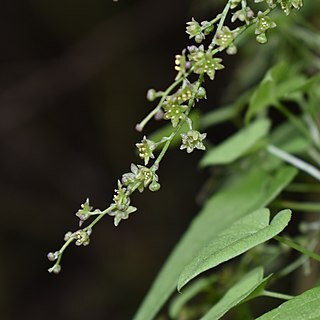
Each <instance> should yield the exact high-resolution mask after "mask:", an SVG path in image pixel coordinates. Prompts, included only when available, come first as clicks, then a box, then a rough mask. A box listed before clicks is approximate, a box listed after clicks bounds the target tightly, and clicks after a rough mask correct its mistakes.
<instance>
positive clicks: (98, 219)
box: [83, 205, 116, 231]
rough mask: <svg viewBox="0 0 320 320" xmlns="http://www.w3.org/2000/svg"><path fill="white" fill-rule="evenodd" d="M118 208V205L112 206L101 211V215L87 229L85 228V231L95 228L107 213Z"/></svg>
mask: <svg viewBox="0 0 320 320" xmlns="http://www.w3.org/2000/svg"><path fill="white" fill-rule="evenodd" d="M115 208H116V205H111V206H109V207H108V208H107V209H105V210H103V211H101V213H100V214H99V215H98V216H97V217H96V218H95V219H94V220H93V221H92V222H91V223H90V224H89V225H88V226H86V227H85V228H83V231H88V230H90V229H92V227H94V225H95V224H96V223H97V222H99V221H100V220H101V219H102V218H103V217H104V216H105V215H106V214H107V213H109V212H110V211H112V210H114V209H115Z"/></svg>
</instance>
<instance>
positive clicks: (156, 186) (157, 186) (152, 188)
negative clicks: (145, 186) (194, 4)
mask: <svg viewBox="0 0 320 320" xmlns="http://www.w3.org/2000/svg"><path fill="white" fill-rule="evenodd" d="M159 189H160V183H159V182H157V181H155V180H153V181H152V183H150V185H149V190H150V191H153V192H154V191H158V190H159Z"/></svg>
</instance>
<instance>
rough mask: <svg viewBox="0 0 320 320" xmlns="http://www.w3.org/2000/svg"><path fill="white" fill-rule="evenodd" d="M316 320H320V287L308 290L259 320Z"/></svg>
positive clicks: (258, 319)
mask: <svg viewBox="0 0 320 320" xmlns="http://www.w3.org/2000/svg"><path fill="white" fill-rule="evenodd" d="M274 319H276V320H288V319H290V320H316V319H320V287H316V288H313V289H311V290H308V291H306V292H304V293H302V294H301V295H299V296H297V297H295V298H293V299H291V300H289V301H287V302H285V303H283V304H281V305H280V306H279V307H278V308H276V309H274V310H272V311H270V312H268V313H265V314H264V315H262V316H261V317H259V318H257V320H274Z"/></svg>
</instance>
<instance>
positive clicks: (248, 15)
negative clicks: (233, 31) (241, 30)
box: [231, 7, 254, 25]
mask: <svg viewBox="0 0 320 320" xmlns="http://www.w3.org/2000/svg"><path fill="white" fill-rule="evenodd" d="M253 18H254V12H253V10H252V9H251V8H250V7H245V8H242V9H240V10H238V11H236V12H234V13H233V15H232V18H231V22H235V21H236V20H239V21H241V22H245V23H246V24H247V25H249V24H250V22H251V20H252V19H253Z"/></svg>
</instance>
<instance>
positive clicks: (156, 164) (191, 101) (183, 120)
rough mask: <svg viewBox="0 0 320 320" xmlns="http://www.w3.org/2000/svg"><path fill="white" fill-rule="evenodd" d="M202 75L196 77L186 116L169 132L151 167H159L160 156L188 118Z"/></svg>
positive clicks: (161, 156) (162, 155)
mask: <svg viewBox="0 0 320 320" xmlns="http://www.w3.org/2000/svg"><path fill="white" fill-rule="evenodd" d="M203 77H204V74H201V75H200V76H199V78H198V81H197V83H196V85H195V90H194V93H193V96H192V98H191V99H190V100H189V103H188V110H187V111H186V113H185V115H186V117H185V118H184V119H182V120H181V121H180V122H179V124H178V125H177V127H176V129H175V130H174V131H173V132H172V133H171V134H170V136H169V137H168V140H167V142H166V143H165V145H164V146H163V148H162V150H161V152H160V154H159V155H158V157H157V159H156V160H155V162H154V164H153V166H152V167H153V168H156V169H157V168H158V167H159V164H160V162H161V160H162V158H163V157H164V155H165V154H166V152H167V150H168V148H169V146H170V143H171V141H172V140H173V138H174V137H175V136H176V135H177V133H178V132H179V130H180V129H181V127H182V126H183V124H184V123H185V122H186V121H187V119H188V115H189V113H190V110H191V108H192V106H193V103H194V100H195V97H196V93H197V91H198V89H199V87H200V86H201V84H202V82H203Z"/></svg>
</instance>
